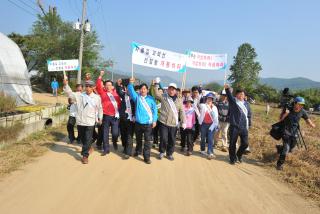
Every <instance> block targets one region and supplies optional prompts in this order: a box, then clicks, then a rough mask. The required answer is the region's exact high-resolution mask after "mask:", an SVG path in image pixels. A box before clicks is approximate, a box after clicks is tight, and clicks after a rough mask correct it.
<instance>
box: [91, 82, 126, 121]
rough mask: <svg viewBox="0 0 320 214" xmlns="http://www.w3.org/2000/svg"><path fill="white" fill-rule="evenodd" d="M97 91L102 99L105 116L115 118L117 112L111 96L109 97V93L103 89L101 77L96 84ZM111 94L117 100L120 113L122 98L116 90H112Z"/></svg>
mask: <svg viewBox="0 0 320 214" xmlns="http://www.w3.org/2000/svg"><path fill="white" fill-rule="evenodd" d="M96 90H97V92H98V94H99V95H100V97H101V103H102V108H103V114H105V115H109V116H115V114H116V111H115V109H114V107H113V105H112V102H111V100H110V98H109V96H108V95H107V91H106V90H104V89H103V88H102V81H101V78H100V77H99V78H98V79H97V82H96ZM111 93H112V95H113V96H114V98H115V100H116V101H117V104H118V111H119V109H120V105H121V100H120V96H119V95H118V94H117V92H116V90H112V92H111Z"/></svg>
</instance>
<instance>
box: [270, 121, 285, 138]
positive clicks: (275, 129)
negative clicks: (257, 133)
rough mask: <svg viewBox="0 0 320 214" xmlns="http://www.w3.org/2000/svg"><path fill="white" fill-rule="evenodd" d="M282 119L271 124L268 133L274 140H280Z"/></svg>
mask: <svg viewBox="0 0 320 214" xmlns="http://www.w3.org/2000/svg"><path fill="white" fill-rule="evenodd" d="M284 128H285V126H284V121H280V122H277V123H275V124H273V125H272V126H271V130H270V135H271V137H273V138H274V139H275V140H280V139H281V138H282V136H283V135H284Z"/></svg>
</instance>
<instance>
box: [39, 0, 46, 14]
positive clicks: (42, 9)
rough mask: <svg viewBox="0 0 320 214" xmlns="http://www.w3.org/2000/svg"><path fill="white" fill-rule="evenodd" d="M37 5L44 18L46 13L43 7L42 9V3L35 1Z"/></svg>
mask: <svg viewBox="0 0 320 214" xmlns="http://www.w3.org/2000/svg"><path fill="white" fill-rule="evenodd" d="M37 4H38V6H39V8H40V10H41V11H42V14H43V15H44V16H45V15H46V12H45V11H44V7H43V3H42V1H41V0H37Z"/></svg>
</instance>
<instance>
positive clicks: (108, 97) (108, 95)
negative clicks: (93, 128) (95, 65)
mask: <svg viewBox="0 0 320 214" xmlns="http://www.w3.org/2000/svg"><path fill="white" fill-rule="evenodd" d="M103 75H104V71H100V76H99V78H98V79H97V83H96V90H97V92H98V94H99V95H100V97H101V103H102V108H103V120H102V126H103V128H102V129H103V153H102V156H105V155H106V154H109V153H110V148H109V129H110V127H111V133H112V143H113V148H114V150H118V144H117V140H118V136H119V109H120V104H121V100H120V97H119V95H118V94H117V92H116V90H115V89H114V87H113V82H112V81H111V80H107V81H105V84H104V88H103V83H102V76H103Z"/></svg>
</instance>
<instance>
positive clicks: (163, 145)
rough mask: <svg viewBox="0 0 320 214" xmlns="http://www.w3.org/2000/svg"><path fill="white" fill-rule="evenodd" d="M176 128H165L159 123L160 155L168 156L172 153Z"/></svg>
mask: <svg viewBox="0 0 320 214" xmlns="http://www.w3.org/2000/svg"><path fill="white" fill-rule="evenodd" d="M176 134H177V127H171V126H166V125H164V124H163V123H160V145H159V151H160V153H165V152H166V153H167V156H170V155H172V154H173V152H174V146H175V143H176Z"/></svg>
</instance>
